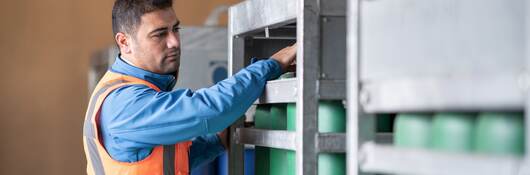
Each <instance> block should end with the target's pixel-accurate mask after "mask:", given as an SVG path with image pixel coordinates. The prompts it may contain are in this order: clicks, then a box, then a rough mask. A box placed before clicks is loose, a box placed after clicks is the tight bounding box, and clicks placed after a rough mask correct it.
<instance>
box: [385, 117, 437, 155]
mask: <svg viewBox="0 0 530 175" xmlns="http://www.w3.org/2000/svg"><path fill="white" fill-rule="evenodd" d="M431 121H432V115H431V114H426V113H404V114H398V115H397V117H396V121H395V123H394V145H395V146H396V147H403V148H429V144H430V143H429V142H430V137H431Z"/></svg>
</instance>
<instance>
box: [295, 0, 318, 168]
mask: <svg viewBox="0 0 530 175" xmlns="http://www.w3.org/2000/svg"><path fill="white" fill-rule="evenodd" d="M318 3H319V1H316V0H300V1H299V3H298V18H297V23H296V25H297V43H298V44H297V45H298V50H297V57H298V59H297V65H296V66H297V67H296V75H297V80H298V94H299V95H298V99H297V101H296V118H297V120H296V138H297V139H296V174H297V175H311V174H313V175H316V174H317V172H318V159H317V156H318V155H317V150H316V146H315V145H316V134H317V132H318V126H317V113H318V98H317V96H316V95H315V92H317V90H318V89H317V84H316V83H315V82H316V81H317V80H318V78H319V75H320V73H319V71H320V69H319V64H318V63H319V57H320V19H319V18H320V9H319V4H318ZM300 58H301V59H300Z"/></svg>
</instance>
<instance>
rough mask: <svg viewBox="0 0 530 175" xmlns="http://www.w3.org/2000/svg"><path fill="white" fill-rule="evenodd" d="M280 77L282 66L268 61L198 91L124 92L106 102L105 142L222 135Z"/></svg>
mask: <svg viewBox="0 0 530 175" xmlns="http://www.w3.org/2000/svg"><path fill="white" fill-rule="evenodd" d="M280 74H281V70H280V64H279V63H278V62H277V61H275V60H272V59H268V60H264V61H259V62H256V63H254V64H252V65H250V66H248V67H246V68H244V69H242V70H241V71H240V72H238V73H237V74H236V75H234V76H232V77H230V78H228V79H226V80H223V81H221V82H219V83H217V84H216V85H214V86H212V87H210V88H204V89H200V90H197V91H196V92H192V91H191V90H176V91H172V92H156V91H155V90H153V89H150V88H148V87H146V86H143V85H132V86H127V87H122V88H119V89H117V90H116V91H114V92H113V93H111V94H110V95H109V96H108V97H107V99H106V100H105V102H104V104H103V107H102V114H103V115H102V118H101V120H102V122H101V128H102V130H106V132H104V133H105V134H106V135H105V136H104V137H109V138H111V140H112V141H114V142H116V143H117V144H120V145H122V146H123V145H125V146H124V147H126V148H127V149H131V148H134V147H136V148H145V147H153V146H156V145H161V144H165V145H167V144H174V143H177V142H180V141H184V140H189V139H191V138H193V137H196V136H200V135H206V134H209V133H215V132H219V131H221V130H223V129H224V128H226V127H228V126H229V125H230V124H231V123H233V122H234V121H235V120H237V119H238V118H239V117H241V116H242V115H243V113H244V112H245V111H246V110H247V109H248V107H250V105H251V104H252V103H253V102H254V101H255V100H256V99H257V98H258V97H259V96H260V94H261V93H262V91H263V88H264V86H265V83H266V80H268V79H271V78H274V77H277V76H279V75H280ZM109 116H112V117H109Z"/></svg>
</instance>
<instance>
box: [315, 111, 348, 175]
mask: <svg viewBox="0 0 530 175" xmlns="http://www.w3.org/2000/svg"><path fill="white" fill-rule="evenodd" d="M318 131H319V132H321V133H328V132H342V133H344V132H346V110H345V109H344V106H343V105H342V102H341V101H320V104H319V106H318ZM318 174H320V175H324V174H325V175H328V174H329V175H340V174H346V157H345V154H337V153H320V154H319V155H318Z"/></svg>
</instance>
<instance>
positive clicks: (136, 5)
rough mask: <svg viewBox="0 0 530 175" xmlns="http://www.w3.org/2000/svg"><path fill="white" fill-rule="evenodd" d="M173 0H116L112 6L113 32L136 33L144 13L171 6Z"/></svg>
mask: <svg viewBox="0 0 530 175" xmlns="http://www.w3.org/2000/svg"><path fill="white" fill-rule="evenodd" d="M172 6H173V0H116V1H115V2H114V6H113V7H112V33H113V34H114V36H116V34H117V33H118V32H125V33H128V34H134V33H136V27H138V25H139V24H140V22H141V17H142V15H144V14H146V13H149V12H153V11H155V10H162V9H166V8H171V7H172Z"/></svg>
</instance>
